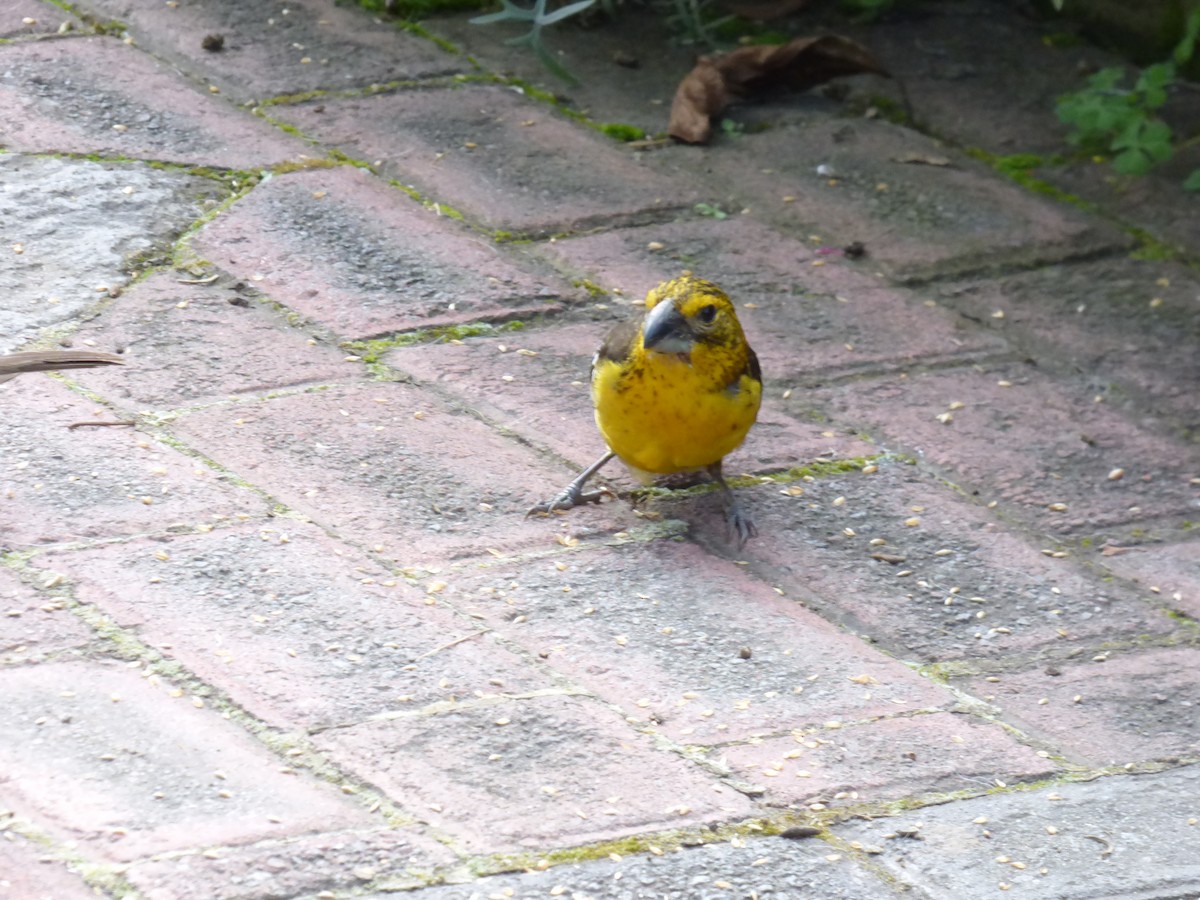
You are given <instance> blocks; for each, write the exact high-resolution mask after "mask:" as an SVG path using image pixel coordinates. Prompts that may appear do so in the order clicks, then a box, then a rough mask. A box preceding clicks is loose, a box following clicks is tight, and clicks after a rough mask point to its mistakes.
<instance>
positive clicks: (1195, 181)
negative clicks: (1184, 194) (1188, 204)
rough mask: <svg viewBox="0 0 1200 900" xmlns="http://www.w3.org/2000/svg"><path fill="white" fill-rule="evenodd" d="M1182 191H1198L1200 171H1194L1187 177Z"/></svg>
mask: <svg viewBox="0 0 1200 900" xmlns="http://www.w3.org/2000/svg"><path fill="white" fill-rule="evenodd" d="M1183 189H1184V190H1185V191H1200V169H1196V170H1195V171H1194V172H1192V174H1191V175H1189V176H1188V177H1187V179H1186V180H1185V181H1184V182H1183Z"/></svg>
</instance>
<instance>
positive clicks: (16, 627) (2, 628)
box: [0, 569, 92, 896]
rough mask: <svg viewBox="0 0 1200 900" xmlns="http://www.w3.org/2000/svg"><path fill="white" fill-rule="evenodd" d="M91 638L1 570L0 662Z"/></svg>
mask: <svg viewBox="0 0 1200 900" xmlns="http://www.w3.org/2000/svg"><path fill="white" fill-rule="evenodd" d="M90 640H92V632H91V629H89V628H88V627H87V626H86V625H84V624H83V622H81V621H80V620H79V619H77V618H76V617H75V616H73V615H72V614H71V613H70V611H68V610H67V609H65V608H64V604H62V603H61V602H57V601H56V599H55V598H52V597H50V596H48V595H45V594H39V593H38V592H37V591H35V590H34V589H33V588H31V587H29V586H28V585H25V584H22V583H21V582H20V581H19V580H18V579H17V577H16V576H15V575H14V574H13V573H12V572H9V571H7V570H4V569H0V663H9V664H13V663H23V662H29V661H31V660H33V661H37V660H41V659H44V658H45V657H46V656H47V655H48V654H51V653H57V652H59V651H61V650H69V649H71V648H74V647H81V646H83V645H84V644H86V643H88V642H89V641H90ZM0 896H2V895H0Z"/></svg>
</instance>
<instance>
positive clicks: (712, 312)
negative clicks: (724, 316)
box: [700, 303, 717, 325]
mask: <svg viewBox="0 0 1200 900" xmlns="http://www.w3.org/2000/svg"><path fill="white" fill-rule="evenodd" d="M716 317H717V308H716V307H715V306H713V305H712V304H711V303H710V304H708V306H702V307H700V321H701V322H703V323H704V324H705V325H711V324H712V322H713V319H715V318H716Z"/></svg>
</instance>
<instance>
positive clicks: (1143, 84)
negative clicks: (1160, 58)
mask: <svg viewBox="0 0 1200 900" xmlns="http://www.w3.org/2000/svg"><path fill="white" fill-rule="evenodd" d="M1174 83H1175V64H1174V63H1172V62H1163V63H1155V64H1154V65H1152V66H1146V68H1145V69H1143V70H1142V74H1141V75H1140V76H1138V80H1137V84H1136V85H1135V86H1134V90H1136V91H1140V92H1141V94H1142V103H1143V105H1144V106H1146V107H1148V108H1150V109H1158V108H1159V107H1160V106H1162V105H1163V104H1164V103H1166V102H1167V88H1168V87H1170V86H1171V85H1172V84H1174Z"/></svg>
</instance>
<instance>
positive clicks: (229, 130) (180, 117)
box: [0, 37, 311, 169]
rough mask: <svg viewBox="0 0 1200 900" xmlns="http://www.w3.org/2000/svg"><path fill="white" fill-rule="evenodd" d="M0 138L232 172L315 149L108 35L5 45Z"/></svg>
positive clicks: (21, 145)
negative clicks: (239, 109)
mask: <svg viewBox="0 0 1200 900" xmlns="http://www.w3.org/2000/svg"><path fill="white" fill-rule="evenodd" d="M115 126H121V128H123V129H125V130H123V131H122V130H116V128H115ZM0 141H2V142H3V143H4V144H6V145H7V146H8V148H9V149H10V150H18V151H23V152H27V153H52V152H57V153H84V154H91V153H96V154H104V155H112V156H124V157H143V158H148V159H158V160H166V161H170V162H179V163H192V164H196V165H206V166H224V167H227V168H234V169H252V168H257V167H260V166H269V165H272V164H275V163H279V162H283V161H285V160H291V159H299V158H301V157H302V156H303V155H304V154H305V153H306V152H309V153H311V150H310V149H309V148H308V146H307V145H306V144H304V143H303V142H302V141H300V140H298V139H296V138H293V137H289V136H288V135H285V134H283V133H282V132H280V131H278V130H276V129H274V128H272V127H271V126H270V125H269V124H267V123H266V122H264V121H262V120H259V119H255V118H253V117H252V116H251V115H250V114H249V113H248V112H239V111H236V110H234V109H231V108H230V107H229V105H228V102H227V101H225V100H224V99H222V98H219V97H214V96H210V95H209V94H206V93H201V92H200V91H199V90H197V89H196V87H195V86H194V85H193V84H192V83H191V82H190V81H188V80H186V79H185V78H184V77H183V76H182V75H179V74H178V73H176V72H174V71H172V70H171V69H170V68H169V67H168V66H166V65H164V64H163V63H160V62H158V61H156V60H155V59H154V58H153V57H151V56H149V55H148V54H146V53H143V52H141V51H140V50H136V49H134V48H132V47H129V46H127V45H125V44H124V43H122V42H121V41H118V40H116V39H114V38H108V37H73V38H70V39H65V40H53V41H38V42H36V43H29V44H9V45H7V46H0Z"/></svg>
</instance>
